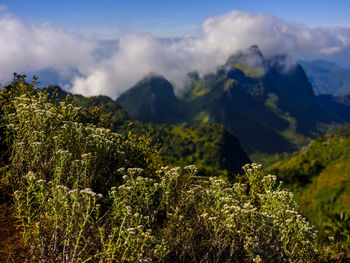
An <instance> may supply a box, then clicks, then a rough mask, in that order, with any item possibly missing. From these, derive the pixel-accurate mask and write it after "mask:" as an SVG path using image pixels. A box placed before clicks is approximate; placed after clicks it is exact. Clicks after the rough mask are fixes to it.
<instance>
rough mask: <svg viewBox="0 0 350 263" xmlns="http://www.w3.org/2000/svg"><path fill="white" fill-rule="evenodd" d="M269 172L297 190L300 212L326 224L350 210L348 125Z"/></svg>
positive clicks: (320, 223)
mask: <svg viewBox="0 0 350 263" xmlns="http://www.w3.org/2000/svg"><path fill="white" fill-rule="evenodd" d="M269 171H270V172H272V173H274V174H278V176H279V177H280V178H281V179H282V180H283V181H285V182H287V183H288V184H289V185H290V186H291V187H293V188H294V189H295V190H296V192H298V193H299V194H298V198H299V200H300V206H301V209H302V211H303V213H304V214H305V215H306V216H307V217H308V218H309V219H310V220H311V221H312V222H313V223H315V224H317V225H318V226H320V227H325V226H327V225H329V224H331V222H332V217H333V216H334V215H336V214H341V213H350V207H349V203H350V126H341V127H338V128H336V129H335V130H334V131H332V132H330V133H327V134H326V135H323V136H321V137H319V138H317V139H315V140H313V141H312V142H311V143H310V144H309V145H308V146H306V147H304V148H303V149H302V150H301V151H300V152H299V153H296V154H294V155H293V156H292V157H291V158H290V159H287V160H283V161H280V162H277V163H275V164H274V165H272V166H271V167H269Z"/></svg>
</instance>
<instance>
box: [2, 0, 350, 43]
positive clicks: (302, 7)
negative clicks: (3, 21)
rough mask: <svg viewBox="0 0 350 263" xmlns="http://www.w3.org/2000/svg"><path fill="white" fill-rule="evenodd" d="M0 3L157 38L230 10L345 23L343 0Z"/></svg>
mask: <svg viewBox="0 0 350 263" xmlns="http://www.w3.org/2000/svg"><path fill="white" fill-rule="evenodd" d="M0 4H3V5H6V6H7V11H8V12H10V13H13V14H15V15H16V16H18V17H19V18H20V19H22V20H23V21H27V22H33V23H41V22H43V21H46V22H50V23H52V24H54V25H59V26H63V27H65V28H67V29H69V30H71V31H72V32H76V33H78V34H80V35H85V36H90V37H91V36H92V37H97V38H113V37H115V36H116V34H118V30H123V29H128V30H136V31H144V32H149V33H152V34H153V35H154V36H157V37H174V36H182V35H186V34H190V35H191V34H195V33H197V31H198V30H199V29H200V25H201V23H202V22H203V21H204V20H205V19H207V18H208V17H213V16H217V15H220V14H223V13H226V12H229V11H230V10H232V9H236V10H241V11H246V12H252V13H266V14H271V15H275V16H277V17H279V18H282V19H284V20H287V21H290V22H298V23H303V24H307V25H309V26H313V27H315V26H347V27H350V15H349V10H350V1H349V0H333V1H329V0H293V1H282V0H245V1H243V0H215V1H214V0H212V1H208V0H196V1H185V0H176V1H165V0H155V1H141V0H138V1H125V0H122V1H120V0H103V1H97V0H95V1H92V0H61V1H53V0H51V1H47V0H46V1H44V0H31V1H28V0H7V1H0Z"/></svg>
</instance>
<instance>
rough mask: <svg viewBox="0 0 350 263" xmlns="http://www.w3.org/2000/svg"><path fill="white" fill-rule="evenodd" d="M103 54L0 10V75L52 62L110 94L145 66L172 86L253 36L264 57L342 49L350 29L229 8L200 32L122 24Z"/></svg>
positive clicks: (77, 88) (86, 89)
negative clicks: (180, 34)
mask: <svg viewBox="0 0 350 263" xmlns="http://www.w3.org/2000/svg"><path fill="white" fill-rule="evenodd" d="M111 43H114V44H115V45H117V47H116V48H110V49H109V50H110V54H109V55H108V56H103V57H102V58H101V57H100V58H99V59H96V49H98V43H97V42H95V41H88V40H86V39H84V38H81V37H76V36H75V35H73V34H72V33H68V31H65V30H63V29H60V28H56V27H52V26H50V25H47V24H42V25H40V26H36V25H26V24H24V23H23V22H22V21H20V20H19V19H18V18H16V17H15V16H13V15H9V14H5V15H2V16H0V79H2V80H4V79H8V78H9V77H10V76H11V74H12V73H13V72H15V71H16V72H19V73H20V72H21V71H28V70H31V71H35V70H41V69H45V68H54V69H56V70H58V71H60V72H61V74H64V72H70V71H72V70H73V69H75V70H77V71H78V72H79V75H77V76H76V77H75V78H74V79H73V80H72V91H73V92H76V93H81V94H84V95H97V94H105V95H109V96H111V97H114V98H115V97H116V96H117V95H118V94H120V93H121V92H123V91H125V90H126V89H127V88H129V87H131V86H132V85H133V84H135V83H136V82H137V81H138V80H140V79H141V78H142V77H143V76H144V75H146V74H148V73H149V72H157V73H158V74H162V75H164V76H165V77H167V78H168V79H169V80H170V81H172V82H173V83H175V84H176V85H177V86H178V87H180V86H181V84H182V82H183V80H184V79H185V76H186V73H188V72H190V71H193V70H199V71H200V72H207V71H209V70H212V69H214V68H215V67H216V66H218V65H221V64H223V63H224V62H225V60H226V59H227V58H228V57H229V56H230V55H231V54H233V53H234V52H235V51H237V50H238V49H246V48H247V47H249V46H251V45H253V44H256V45H258V46H259V48H260V49H261V51H262V53H263V54H264V55H265V56H266V57H270V56H273V55H277V54H281V53H289V54H290V55H292V56H303V55H309V54H326V55H329V54H340V53H341V52H348V53H349V50H350V29H349V28H341V27H332V28H310V27H308V26H306V25H302V24H297V23H290V22H287V21H284V20H281V19H279V18H277V17H275V16H271V15H266V14H252V13H246V12H240V11H232V12H229V13H227V14H224V15H221V16H217V17H212V18H209V19H207V20H205V21H204V22H203V24H202V26H201V32H200V33H199V34H198V35H196V36H192V37H184V38H182V39H180V40H176V41H161V40H157V39H156V38H154V37H152V36H151V35H149V34H144V33H136V32H126V33H124V34H123V35H122V36H121V37H120V39H119V42H118V43H117V42H111Z"/></svg>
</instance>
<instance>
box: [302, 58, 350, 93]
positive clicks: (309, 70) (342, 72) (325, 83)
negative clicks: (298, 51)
mask: <svg viewBox="0 0 350 263" xmlns="http://www.w3.org/2000/svg"><path fill="white" fill-rule="evenodd" d="M298 63H299V64H300V65H301V66H302V67H303V68H304V70H305V72H306V74H307V76H308V78H309V80H310V82H311V84H312V86H313V88H314V92H315V94H317V95H318V94H333V95H350V70H349V69H345V68H342V67H340V66H338V65H337V64H334V63H332V62H329V61H324V60H313V61H303V60H300V61H298Z"/></svg>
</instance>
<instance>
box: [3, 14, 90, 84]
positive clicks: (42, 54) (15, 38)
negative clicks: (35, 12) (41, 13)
mask: <svg viewBox="0 0 350 263" xmlns="http://www.w3.org/2000/svg"><path fill="white" fill-rule="evenodd" d="M94 46H95V45H94V44H93V43H91V42H89V41H87V40H84V39H81V38H77V37H75V36H74V35H72V34H69V33H67V32H66V31H64V30H63V29H61V28H56V27H52V26H50V25H48V24H45V23H43V24H41V25H39V26H38V25H34V24H25V23H24V22H22V21H21V20H19V19H18V18H17V17H15V16H13V15H11V14H5V15H2V16H0V80H1V81H6V80H8V79H9V78H11V76H12V73H13V72H18V73H22V72H28V71H39V70H42V69H46V68H52V69H55V70H57V71H60V72H61V73H62V74H65V73H68V72H69V71H71V70H72V69H76V68H78V69H79V70H85V69H87V68H90V65H92V64H93V59H92V52H93V50H94Z"/></svg>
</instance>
